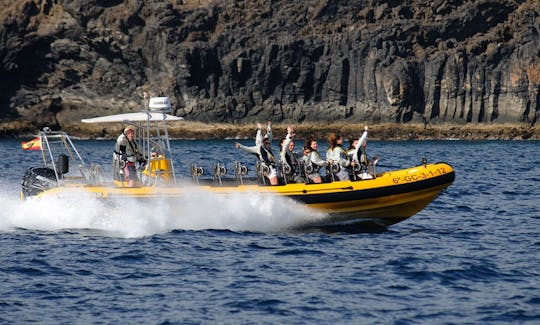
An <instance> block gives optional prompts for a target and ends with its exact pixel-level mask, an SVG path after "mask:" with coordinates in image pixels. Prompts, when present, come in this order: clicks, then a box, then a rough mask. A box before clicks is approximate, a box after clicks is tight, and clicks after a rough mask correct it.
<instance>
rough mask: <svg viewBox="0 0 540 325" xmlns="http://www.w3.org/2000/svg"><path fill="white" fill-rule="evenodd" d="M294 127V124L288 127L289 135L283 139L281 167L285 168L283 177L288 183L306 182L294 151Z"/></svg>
mask: <svg viewBox="0 0 540 325" xmlns="http://www.w3.org/2000/svg"><path fill="white" fill-rule="evenodd" d="M294 136H295V133H294V129H293V127H292V126H288V127H287V136H286V137H285V138H283V139H282V140H281V150H280V158H281V167H282V169H283V177H284V179H285V181H286V182H287V183H304V181H305V180H304V178H303V177H302V176H301V175H300V172H299V167H300V163H299V161H298V157H297V155H296V153H295V152H294V145H295V144H294Z"/></svg>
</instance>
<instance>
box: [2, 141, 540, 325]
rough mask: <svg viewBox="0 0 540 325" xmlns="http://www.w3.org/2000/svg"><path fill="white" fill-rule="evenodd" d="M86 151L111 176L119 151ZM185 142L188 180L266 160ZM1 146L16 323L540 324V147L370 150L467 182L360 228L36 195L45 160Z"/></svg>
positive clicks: (179, 159)
mask: <svg viewBox="0 0 540 325" xmlns="http://www.w3.org/2000/svg"><path fill="white" fill-rule="evenodd" d="M241 142H242V143H244V144H247V145H249V144H251V143H252V142H253V141H252V140H242V141H241ZM77 144H78V147H79V150H80V152H81V154H82V155H83V156H84V157H85V158H87V160H89V161H91V162H97V163H100V164H103V165H104V167H103V169H102V171H103V172H104V173H105V174H107V173H110V160H111V150H112V147H113V142H111V141H90V140H86V141H77ZM172 145H173V148H174V153H175V156H176V159H175V168H176V170H177V172H178V174H179V175H181V176H183V177H189V173H188V166H189V164H191V163H197V164H200V165H203V166H205V168H207V169H209V168H211V166H212V164H213V163H214V162H218V161H219V162H225V163H226V164H230V163H232V162H234V161H243V162H246V163H248V164H252V163H253V159H252V158H251V157H249V156H246V155H244V154H243V153H242V152H240V151H238V150H237V149H235V148H234V141H233V140H223V141H187V140H186V141H180V140H178V141H173V143H172ZM274 150H277V148H275V147H274ZM322 150H324V145H323V148H322ZM0 152H2V160H1V162H0V164H1V165H2V166H1V167H2V168H1V169H0V198H1V201H0V202H1V205H2V207H1V209H0V323H1V324H17V323H39V324H93V323H100V324H110V323H112V324H215V323H218V324H306V323H308V324H540V142H538V141H525V142H511V141H467V142H463V141H418V142H416V141H411V142H382V141H370V142H369V145H368V152H369V155H370V156H374V155H377V156H379V157H380V158H381V161H380V167H379V171H384V170H390V169H394V168H402V167H408V166H411V165H416V164H419V163H420V161H421V159H422V158H423V157H425V158H427V159H428V161H430V162H438V161H445V162H448V163H450V164H451V165H452V166H454V168H455V170H456V181H455V183H454V184H453V185H452V186H451V187H449V188H448V189H447V190H446V191H445V192H444V193H443V194H442V195H441V196H439V197H438V198H437V199H436V200H435V201H434V202H433V203H432V204H430V205H429V206H428V207H427V208H426V209H425V210H423V211H421V212H420V213H418V214H417V215H415V216H414V217H412V218H410V219H408V220H406V221H404V222H402V223H399V224H396V225H394V226H391V227H389V228H388V229H386V230H378V231H374V232H370V231H368V230H366V231H365V232H359V233H347V232H337V233H324V232H317V231H315V232H309V233H298V232H291V231H288V230H287V227H286V225H287V224H289V223H290V222H291V220H292V221H294V220H299V219H302V218H303V217H305V214H306V213H308V212H306V211H305V210H304V209H303V208H302V207H301V206H298V204H295V203H292V202H289V201H287V200H276V201H271V199H268V198H266V199H265V198H263V197H258V196H257V195H253V196H250V197H249V198H246V197H241V196H234V195H232V196H230V197H228V198H227V199H223V198H218V197H211V196H208V195H198V196H197V195H194V196H193V197H191V198H190V201H189V202H187V203H185V204H182V206H178V207H171V206H167V205H165V204H164V203H162V202H144V203H142V202H137V201H127V202H122V203H121V204H118V205H114V206H113V205H108V204H105V203H103V202H101V201H97V200H96V199H92V198H89V197H80V198H78V197H73V199H72V200H68V201H66V200H60V199H53V198H51V199H47V200H40V201H38V200H27V201H24V202H21V201H20V200H19V196H18V195H19V190H20V182H21V177H22V175H23V173H24V171H25V170H26V169H27V168H29V167H31V166H38V165H39V160H40V153H39V152H28V151H22V150H21V149H20V141H15V140H1V141H0ZM71 168H76V166H71Z"/></svg>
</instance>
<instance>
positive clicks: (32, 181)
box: [21, 167, 58, 198]
mask: <svg viewBox="0 0 540 325" xmlns="http://www.w3.org/2000/svg"><path fill="white" fill-rule="evenodd" d="M21 185H22V197H23V198H27V197H30V196H35V195H38V194H39V193H41V192H43V191H46V190H48V189H51V188H53V187H56V186H57V185H58V181H57V179H56V174H55V173H54V169H52V168H46V167H32V168H29V169H28V170H26V172H25V173H24V176H23V181H22V184H21Z"/></svg>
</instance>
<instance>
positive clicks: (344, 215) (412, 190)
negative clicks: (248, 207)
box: [38, 163, 455, 228]
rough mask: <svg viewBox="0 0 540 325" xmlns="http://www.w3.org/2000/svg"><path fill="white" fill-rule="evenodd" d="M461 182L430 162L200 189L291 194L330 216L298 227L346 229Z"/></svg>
mask: <svg viewBox="0 0 540 325" xmlns="http://www.w3.org/2000/svg"><path fill="white" fill-rule="evenodd" d="M454 179H455V172H454V169H453V168H452V167H451V166H450V165H448V164H446V163H437V164H426V165H421V166H416V167H412V168H407V169H402V170H396V171H388V172H384V173H381V174H379V175H377V177H376V178H375V179H370V180H361V181H336V182H332V183H322V184H304V183H301V184H287V185H278V186H261V185H257V184H251V185H248V184H244V185H236V184H232V185H231V184H229V185H224V184H219V185H218V184H213V185H198V186H197V189H198V190H201V191H208V192H210V193H214V194H218V195H219V194H231V193H245V194H250V193H264V194H268V195H279V196H286V197H289V198H291V199H293V200H295V201H298V202H302V203H304V204H305V205H306V206H308V207H310V208H313V209H315V210H318V211H322V212H324V213H325V214H326V215H327V217H326V218H323V219H320V218H317V219H316V220H312V221H309V220H308V221H306V222H305V223H303V224H301V225H298V228H309V227H323V226H333V225H340V224H342V225H346V224H351V223H358V222H373V223H375V224H377V225H382V226H389V225H392V224H395V223H397V222H400V221H402V220H405V219H407V218H409V217H411V216H413V215H414V214H416V213H418V212H419V211H421V210H422V209H424V208H425V207H426V206H427V205H428V204H429V203H430V202H432V201H433V200H434V199H435V198H436V197H437V196H438V195H439V194H440V193H441V192H442V191H443V190H444V189H446V188H447V187H448V186H449V185H451V184H452V182H453V181H454ZM192 188H193V185H192V186H174V187H157V186H145V187H137V188H127V187H117V186H88V185H81V184H71V185H66V186H63V187H56V188H51V189H49V190H46V191H44V192H42V193H40V194H39V195H38V196H49V195H65V194H66V193H69V192H72V191H80V190H81V189H82V190H84V191H86V192H89V193H93V194H95V195H96V196H98V197H102V198H139V199H143V198H146V199H152V198H173V199H174V198H182V197H184V196H185V194H186V192H187V191H191V190H192Z"/></svg>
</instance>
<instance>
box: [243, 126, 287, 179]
mask: <svg viewBox="0 0 540 325" xmlns="http://www.w3.org/2000/svg"><path fill="white" fill-rule="evenodd" d="M261 127H262V126H261V124H260V123H257V134H256V136H255V146H253V147H248V146H244V145H242V144H240V143H238V142H237V143H236V148H239V149H242V150H244V151H245V152H247V153H250V154H253V155H256V156H257V158H258V159H259V162H260V163H261V164H262V165H263V166H264V167H265V168H268V173H267V175H263V176H266V178H268V181H269V182H270V184H271V185H278V183H279V182H278V177H277V171H276V158H275V157H274V154H273V153H272V148H271V143H272V122H270V121H269V122H268V125H267V127H266V135H265V136H264V138H263V136H262V132H261Z"/></svg>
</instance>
